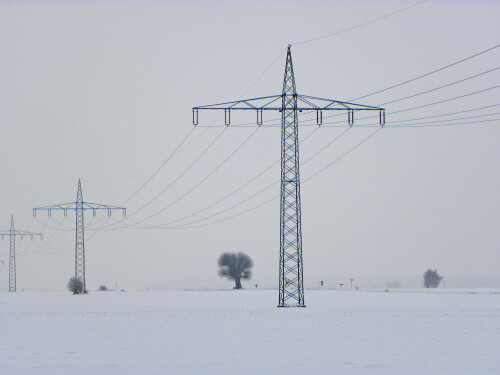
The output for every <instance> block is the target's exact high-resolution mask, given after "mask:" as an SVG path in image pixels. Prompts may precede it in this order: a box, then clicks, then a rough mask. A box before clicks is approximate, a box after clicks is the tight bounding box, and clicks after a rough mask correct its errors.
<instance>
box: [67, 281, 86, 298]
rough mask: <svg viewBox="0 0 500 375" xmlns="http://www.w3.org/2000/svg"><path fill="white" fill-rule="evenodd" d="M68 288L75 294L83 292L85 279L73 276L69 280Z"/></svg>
mask: <svg viewBox="0 0 500 375" xmlns="http://www.w3.org/2000/svg"><path fill="white" fill-rule="evenodd" d="M68 290H69V291H71V292H73V294H80V293H83V281H82V280H81V279H79V278H76V277H72V278H71V279H69V281H68Z"/></svg>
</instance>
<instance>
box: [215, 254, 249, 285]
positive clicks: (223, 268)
mask: <svg viewBox="0 0 500 375" xmlns="http://www.w3.org/2000/svg"><path fill="white" fill-rule="evenodd" d="M217 264H218V265H219V276H220V277H226V278H228V279H229V280H234V282H235V284H236V286H235V287H234V289H241V279H247V280H249V279H250V278H251V277H252V271H251V270H250V268H252V267H253V261H252V259H251V258H250V257H249V256H248V255H247V254H245V253H242V252H239V253H222V254H221V255H220V256H219V260H218V262H217Z"/></svg>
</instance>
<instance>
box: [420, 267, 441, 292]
mask: <svg viewBox="0 0 500 375" xmlns="http://www.w3.org/2000/svg"><path fill="white" fill-rule="evenodd" d="M442 279H443V277H442V276H439V273H437V271H436V270H431V269H430V268H429V269H428V270H427V271H425V273H424V286H425V287H426V288H437V287H438V286H439V283H440V282H441V280H442Z"/></svg>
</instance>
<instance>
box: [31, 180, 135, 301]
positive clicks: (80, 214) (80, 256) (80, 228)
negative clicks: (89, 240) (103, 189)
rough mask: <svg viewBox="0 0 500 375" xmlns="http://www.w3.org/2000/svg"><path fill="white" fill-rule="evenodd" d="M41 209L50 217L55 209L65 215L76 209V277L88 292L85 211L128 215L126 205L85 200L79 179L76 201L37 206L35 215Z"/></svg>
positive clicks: (109, 214) (84, 290) (94, 213)
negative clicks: (117, 205)
mask: <svg viewBox="0 0 500 375" xmlns="http://www.w3.org/2000/svg"><path fill="white" fill-rule="evenodd" d="M39 210H45V211H47V213H48V215H49V217H50V216H51V214H52V211H53V210H62V211H64V216H67V215H68V210H70V211H75V213H76V215H75V216H76V221H75V278H76V279H78V280H80V281H81V282H82V285H83V292H84V293H86V292H87V287H86V282H85V225H84V212H85V211H88V210H92V213H93V215H94V217H95V216H96V213H97V210H107V212H108V216H111V213H112V211H115V210H122V211H123V216H125V215H126V209H125V208H124V207H116V206H109V205H106V204H99V203H89V202H84V201H83V194H82V183H81V181H80V180H78V191H77V193H76V202H70V203H62V204H55V205H53V206H45V207H37V208H34V209H33V216H36V212H37V211H39Z"/></svg>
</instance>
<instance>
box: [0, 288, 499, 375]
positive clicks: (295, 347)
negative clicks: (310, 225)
mask: <svg viewBox="0 0 500 375" xmlns="http://www.w3.org/2000/svg"><path fill="white" fill-rule="evenodd" d="M439 292H440V293H425V292H423V291H422V290H408V291H404V290H398V291H397V292H393V291H391V292H383V291H379V292H377V291H306V303H307V305H308V307H307V308H289V309H283V308H282V309H278V308H276V303H277V291H255V290H254V291H245V290H243V291H216V292H171V291H169V292H92V293H91V294H89V295H81V296H73V295H71V294H69V293H17V294H8V293H2V294H0V335H1V336H0V337H1V338H0V374H2V375H10V374H16V375H17V374H22V375H24V374H72V375H73V374H122V375H124V374H219V375H220V374H238V375H242V374H259V375H260V374H454V375H455V374H500V290H496V291H495V290H474V291H470V290H469V291H467V290H449V289H446V290H443V289H441V290H439Z"/></svg>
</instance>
